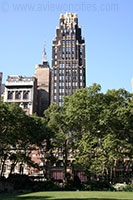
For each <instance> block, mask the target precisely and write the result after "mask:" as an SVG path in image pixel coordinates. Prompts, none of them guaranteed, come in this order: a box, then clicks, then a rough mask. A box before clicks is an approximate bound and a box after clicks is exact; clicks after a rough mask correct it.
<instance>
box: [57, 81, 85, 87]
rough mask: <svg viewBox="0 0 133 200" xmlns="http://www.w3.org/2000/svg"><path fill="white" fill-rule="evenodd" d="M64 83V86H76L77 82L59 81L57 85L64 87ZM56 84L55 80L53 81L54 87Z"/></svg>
mask: <svg viewBox="0 0 133 200" xmlns="http://www.w3.org/2000/svg"><path fill="white" fill-rule="evenodd" d="M64 85H65V86H71V85H72V86H77V82H72V83H71V82H65V84H64V82H59V87H64ZM56 86H57V83H56V82H54V87H56ZM80 86H82V82H80Z"/></svg>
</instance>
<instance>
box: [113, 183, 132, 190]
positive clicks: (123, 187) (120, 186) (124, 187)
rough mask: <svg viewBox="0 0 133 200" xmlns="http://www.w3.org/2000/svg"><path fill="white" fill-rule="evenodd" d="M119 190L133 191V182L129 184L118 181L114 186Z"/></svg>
mask: <svg viewBox="0 0 133 200" xmlns="http://www.w3.org/2000/svg"><path fill="white" fill-rule="evenodd" d="M113 187H114V188H115V189H116V190H117V191H127V192H133V184H132V185H128V184H125V183H116V184H115V185H114V186H113Z"/></svg>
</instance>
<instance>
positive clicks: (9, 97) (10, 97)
mask: <svg viewBox="0 0 133 200" xmlns="http://www.w3.org/2000/svg"><path fill="white" fill-rule="evenodd" d="M8 99H13V92H10V91H9V92H8Z"/></svg>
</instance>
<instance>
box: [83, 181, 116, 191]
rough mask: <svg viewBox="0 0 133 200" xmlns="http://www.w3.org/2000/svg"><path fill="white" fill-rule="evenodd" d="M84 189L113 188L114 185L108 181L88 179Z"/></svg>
mask: <svg viewBox="0 0 133 200" xmlns="http://www.w3.org/2000/svg"><path fill="white" fill-rule="evenodd" d="M83 189H84V190H92V191H93V190H95V191H102V190H105V191H107V190H110V191H112V190H113V187H112V185H111V184H110V183H108V182H106V181H95V180H91V181H87V182H86V183H84V184H83Z"/></svg>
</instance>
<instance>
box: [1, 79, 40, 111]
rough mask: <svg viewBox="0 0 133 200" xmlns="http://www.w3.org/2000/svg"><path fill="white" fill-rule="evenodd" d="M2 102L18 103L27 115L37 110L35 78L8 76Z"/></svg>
mask: <svg viewBox="0 0 133 200" xmlns="http://www.w3.org/2000/svg"><path fill="white" fill-rule="evenodd" d="M4 102H8V103H18V104H19V106H20V107H21V108H23V110H25V112H26V113H27V114H28V115H32V114H33V113H35V112H36V110H37V79H36V78H35V77H22V76H8V78H7V80H6V83H5V94H4Z"/></svg>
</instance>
